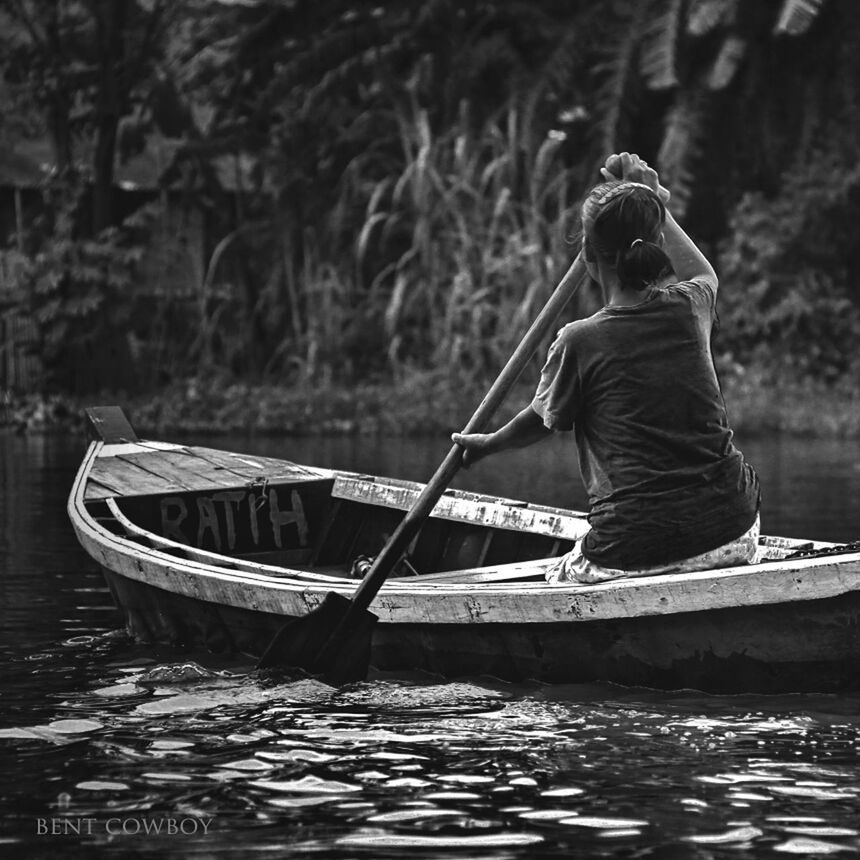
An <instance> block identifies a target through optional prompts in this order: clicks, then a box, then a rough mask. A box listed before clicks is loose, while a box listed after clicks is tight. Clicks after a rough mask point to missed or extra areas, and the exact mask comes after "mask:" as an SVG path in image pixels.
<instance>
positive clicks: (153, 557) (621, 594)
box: [68, 441, 860, 624]
mask: <svg viewBox="0 0 860 860" xmlns="http://www.w3.org/2000/svg"><path fill="white" fill-rule="evenodd" d="M103 447H104V443H103V442H99V441H95V442H93V443H91V445H90V448H89V450H88V452H87V454H86V455H85V457H84V460H83V462H82V464H81V466H80V468H79V470H78V473H77V475H76V478H75V483H74V485H73V487H72V492H71V494H70V497H69V502H68V513H69V517H70V519H71V521H72V524H73V526H74V527H75V531H76V532H77V533H78V537H79V539H80V540H81V542H82V544H84V548H85V549H86V550H87V552H88V554H89V555H90V556H91V557H93V558H94V559H95V560H96V561H99V556H101V555H104V554H109V553H113V554H115V555H116V556H117V557H118V558H123V557H126V558H127V557H137V568H138V571H139V573H141V576H139V577H134V576H131V578H134V579H138V580H140V581H143V582H147V583H149V584H154V583H151V582H150V581H149V579H148V578H147V577H146V576H144V575H143V570H142V565H141V560H147V561H148V562H149V563H150V564H153V565H155V566H157V567H159V568H161V569H163V572H164V573H165V575H166V576H167V578H171V577H170V575H171V574H173V576H172V578H173V579H174V580H175V578H176V576H175V575H176V574H182V575H184V576H190V577H203V578H205V579H208V580H216V581H221V582H223V583H225V584H229V585H233V586H250V587H251V588H252V589H260V588H262V589H264V590H265V591H266V592H268V593H269V594H270V595H273V596H276V595H277V594H278V593H280V594H281V595H285V594H291V595H292V596H293V597H298V598H300V599H301V601H302V602H303V603H304V604H305V606H306V610H310V609H313V608H315V606H316V605H318V604H319V602H321V600H322V599H323V597H324V596H325V594H326V593H327V592H328V591H332V590H333V591H336V592H338V593H341V594H343V595H344V596H346V597H349V596H350V595H351V594H352V593H353V592H354V590H355V588H356V587H357V584H358V583H357V582H356V581H351V580H344V579H343V578H340V577H328V576H325V575H324V574H315V573H312V572H306V571H298V570H294V569H292V568H288V567H281V566H274V565H271V566H268V565H267V566H266V567H271V568H272V569H273V570H277V571H278V572H279V574H278V575H277V576H276V575H267V574H265V573H254V572H250V571H241V570H235V569H233V570H229V569H222V568H218V567H216V566H215V565H209V564H204V563H201V562H195V561H192V560H186V559H179V558H177V557H176V556H173V555H170V554H168V553H164V552H160V551H159V550H157V549H155V548H151V547H143V546H141V545H140V544H138V543H136V542H133V541H131V540H129V539H127V538H124V537H123V536H121V535H117V534H114V533H113V532H111V531H109V530H108V529H106V528H104V527H103V526H101V525H100V524H99V523H98V522H96V521H95V519H94V518H93V517H92V516H91V514H90V512H89V510H88V509H87V506H86V503H85V500H84V492H85V487H86V482H87V479H88V474H89V471H90V469H91V467H92V463H93V462H94V460H95V459H96V457H97V456H98V453H99V452H100V451H101V450H102V448H103ZM85 537H86V538H87V539H88V540H84V538H85ZM90 541H91V542H92V544H95V545H96V546H98V547H100V548H101V552H98V553H94V552H93V551H91V546H90ZM223 557H224V558H225V559H226V560H228V561H229V560H233V559H231V557H230V556H223ZM836 558H838V561H834V559H836ZM550 563H552V559H539V560H535V561H533V562H524V563H523V564H532V565H535V566H536V567H540V566H541V565H543V566H547V565H548V564H550ZM847 565H856V568H857V569H856V571H854V572H853V578H854V582H847V581H845V578H846V572H845V568H846V566H847ZM105 566H106V567H108V568H109V569H110V570H112V571H114V572H115V573H118V575H120V576H128V575H129V574H128V573H126V572H119V571H117V570H115V568H114V567H111V566H110V564H108V563H105ZM495 567H498V566H495ZM775 568H776V570H775ZM828 569H832V570H830V571H829V570H828ZM474 570H478V569H474ZM822 572H823V573H827V572H832V573H833V580H835V581H829V582H828V583H827V585H828V587H827V588H826V589H825V590H824V592H823V593H822V591H821V588H820V587H819V588H818V589H816V590H815V593H807V592H808V591H809V590H810V586H809V585H808V578H807V577H805V576H804V578H803V579H797V578H792V579H791V580H790V581H792V582H793V584H794V586H795V589H794V590H792V591H788V592H787V593H786V592H781V593H780V594H779V595H778V596H777V595H774V596H773V597H772V598H771V599H759V600H757V601H756V602H754V603H751V602H750V600H749V596H750V595H749V594H748V593H745V594H744V598H745V599H744V600H728V599H725V595H723V594H718V595H717V599H716V600H715V601H713V602H712V605H708V606H703V607H702V606H700V607H695V606H687V605H683V604H686V603H687V602H688V600H687V599H685V598H689V595H688V594H686V593H685V592H688V591H689V590H690V588H691V587H693V588H694V589H695V590H696V591H697V592H699V593H707V595H708V596H709V597H711V598H713V597H714V595H713V593H712V592H713V591H714V589H715V587H717V586H721V585H728V586H730V589H729V590H731V591H735V590H736V588H744V586H745V585H748V583H749V580H751V579H753V578H755V579H757V580H759V581H761V576H762V574H771V575H772V576H773V575H774V574H776V575H777V578H778V579H779V580H781V581H782V583H783V584H784V583H785V581H786V580H788V578H789V577H792V575H793V574H797V573H804V574H805V573H819V574H820V573H822ZM171 584H172V585H176V583H175V582H173V583H171ZM708 585H710V587H708ZM822 585H823V584H822ZM801 586H803V587H802V588H801ZM156 587H160V586H156ZM168 590H172V591H173V592H174V593H177V594H183V595H185V596H190V597H195V595H194V594H193V591H195V589H183V590H176V589H175V588H174V589H168ZM717 590H718V591H723V590H724V589H719V588H718V589H717ZM857 590H860V553H850V554H846V555H841V556H838V557H836V556H829V557H820V558H814V559H798V560H796V561H793V562H788V563H786V562H784V561H782V560H774V561H766V562H762V563H760V564H757V565H746V566H743V567H734V568H723V569H720V570H719V573H715V572H714V571H713V570H711V571H697V572H694V573H683V574H661V575H655V576H649V577H641V578H630V579H625V580H613V581H611V582H604V583H596V584H590V585H585V584H579V583H571V584H569V585H568V584H564V585H559V584H552V585H550V584H548V583H546V582H523V581H519V582H511V583H452V582H437V583H425V584H422V585H418V584H417V583H415V582H414V580H413V579H412V578H410V579H409V580H408V582H402V581H400V582H388V583H386V584H385V585H384V586H383V588H382V589H381V590H380V593H379V595H377V598H376V600H375V601H374V604H372V608H374V610H375V611H379V610H380V609H387V610H388V611H387V612H385V613H383V614H388V615H391V614H395V615H396V614H398V613H397V609H398V608H400V609H402V607H397V606H396V605H394V604H392V601H395V602H396V600H397V598H403V597H410V598H413V599H421V598H429V599H432V600H433V601H436V602H438V601H439V600H440V598H443V597H448V598H460V599H462V598H464V597H465V598H466V603H467V604H468V603H469V601H470V600H471V601H474V600H475V599H476V598H480V599H482V600H483V599H487V600H493V599H498V600H500V601H504V602H506V603H508V604H511V600H510V598H511V596H512V595H514V596H516V597H517V598H518V599H519V600H520V601H522V600H523V599H527V602H528V599H534V598H535V597H540V598H542V599H543V600H544V602H547V603H554V604H556V605H558V606H560V607H564V610H565V611H564V612H563V613H562V617H554V618H547V617H546V615H543V614H541V615H540V616H539V617H534V618H530V617H528V616H527V614H526V613H524V612H517V613H516V615H517V618H516V621H517V622H518V623H524V624H529V623H546V622H547V621H548V620H549V621H555V622H558V623H563V622H565V621H567V622H570V621H577V620H592V619H593V620H598V619H620V618H635V617H641V616H645V615H670V614H677V613H682V612H690V611H703V610H713V609H720V608H730V607H737V606H766V605H774V604H780V603H785V602H795V601H804V600H817V599H825V598H828V597H834V596H838V595H839V594H843V593H846V592H850V591H857ZM661 591H668V592H669V594H668V596H664V597H663V598H662V600H660V599H658V600H656V601H654V600H650V601H648V604H649V605H648V606H642V605H637V604H639V603H640V601H639V600H638V599H637V598H638V597H640V596H641V595H647V594H649V593H655V594H659V592H661ZM673 591H680V592H681V594H680V595H676V597H680V600H671V599H669V598H670V597H671V596H672V592H673ZM747 591H748V589H747ZM607 595H612V596H613V597H614V598H615V600H613V601H612V602H611V605H609V606H608V607H607V608H608V609H609V610H610V611H606V609H604V611H596V608H595V606H594V605H591V606H588V603H589V602H590V601H594V602H596V603H597V604H598V606H597V609H599V608H600V607H599V604H600V602H601V598H603V597H606V596H607ZM547 596H550V597H552V598H553V600H552V601H546V598H547ZM197 599H205V598H200V597H197ZM606 602H607V603H609V601H606ZM386 604H387V606H386ZM230 605H235V606H239V607H243V608H251V609H256V608H259V606H258V605H257V601H256V600H254V599H253V594H252V595H250V596H249V598H248V599H247V600H237V601H230ZM467 608H468V607H467ZM613 609H614V610H619V609H623V610H626V611H612V610H613ZM631 609H633V610H635V611H634V612H631V611H630V610H631ZM486 614H487V613H483V612H473V611H469V612H468V613H467V616H468V617H467V618H464V619H462V620H465V621H471V622H485V623H487V622H489V621H491V620H492V619H489V618H487V617H485V616H486ZM550 614H551V613H550ZM386 620H389V621H391V622H392V623H415V619H403V620H402V621H400V620H398V619H396V618H391V619H386ZM499 620H502V619H499ZM460 622H461V619H459V618H452V619H451V623H460ZM426 623H445V622H443V621H441V620H440V621H427V622H426Z"/></svg>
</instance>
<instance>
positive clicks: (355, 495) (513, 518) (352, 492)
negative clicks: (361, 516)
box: [332, 474, 589, 540]
mask: <svg viewBox="0 0 860 860" xmlns="http://www.w3.org/2000/svg"><path fill="white" fill-rule="evenodd" d="M419 488H420V485H414V484H413V485H411V486H403V485H402V482H392V481H389V480H388V479H386V480H385V481H384V482H383V481H382V480H379V481H373V482H371V481H367V480H363V479H360V478H354V477H351V476H347V475H342V474H340V475H338V476H337V478H336V479H335V483H334V489H333V490H332V496H333V497H334V498H342V499H349V500H352V501H356V502H363V503H364V504H368V505H378V506H381V507H387V508H396V509H397V510H403V511H406V510H409V509H410V508H411V507H412V505H413V504H414V502H415V500H416V499H417V498H418V494H419V492H420V489H419ZM431 517H434V518H445V519H451V520H458V521H460V522H468V523H478V524H480V525H485V526H491V527H493V528H498V529H509V530H513V531H519V532H534V533H536V534H543V535H547V536H548V537H553V538H564V539H567V540H577V539H578V538H581V537H582V536H583V535H584V534H585V533H586V532H587V531H588V528H589V526H588V521H587V519H586V516H585V514H578V513H575V512H572V511H563V510H561V509H558V508H545V507H540V508H533V507H531V506H529V505H525V504H524V503H522V502H507V501H506V500H505V499H495V498H492V497H481V501H478V502H475V501H473V500H472V499H470V498H468V496H466V495H465V494H460V493H451V494H448V493H446V494H445V495H443V496H442V498H441V499H439V501H438V502H437V504H436V507H435V508H434V509H433V512H432V514H431Z"/></svg>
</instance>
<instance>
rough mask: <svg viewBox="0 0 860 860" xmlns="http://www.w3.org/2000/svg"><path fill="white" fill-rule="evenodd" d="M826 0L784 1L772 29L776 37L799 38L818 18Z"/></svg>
mask: <svg viewBox="0 0 860 860" xmlns="http://www.w3.org/2000/svg"><path fill="white" fill-rule="evenodd" d="M825 2H826V0H785V2H784V3H783V4H782V9H781V10H780V13H779V18H778V19H777V22H776V25H775V26H774V28H773V31H774V33H776V34H777V35H782V34H784V35H788V36H799V35H801V34H802V33H805V32H806V31H807V30H808V29H809V28H810V27H811V26H812V23H813V21H815V19H816V18H817V17H818V14H819V12H821V9H822V8H823V6H824V4H825Z"/></svg>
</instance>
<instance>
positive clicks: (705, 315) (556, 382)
mask: <svg viewBox="0 0 860 860" xmlns="http://www.w3.org/2000/svg"><path fill="white" fill-rule="evenodd" d="M714 308H715V295H714V292H713V290H712V288H711V286H710V285H709V284H708V283H707V282H705V281H693V282H688V283H683V284H670V285H667V286H666V287H664V288H662V289H659V290H655V291H653V292H652V293H651V294H650V295H649V297H648V298H647V299H645V300H644V301H642V302H641V303H639V304H634V305H629V306H624V307H614V308H613V307H606V308H603V309H601V310H600V311H598V312H597V313H596V314H594V315H593V316H591V317H589V318H588V319H585V320H580V321H577V322H574V323H571V324H569V325H568V326H566V327H565V328H564V329H562V331H561V332H560V333H559V336H558V338H557V339H556V342H555V344H554V345H553V348H552V350H551V352H550V356H549V358H548V360H547V366H546V368H545V372H544V374H543V379H544V380H545V381H546V384H545V385H541V386H540V387H539V389H538V392H537V394H536V396H535V399H534V401H533V402H532V408H533V409H534V410H535V411H536V412H537V414H538V415H540V416H541V417H542V418H543V421H544V424H545V425H546V426H547V427H549V428H551V429H553V430H570V429H575V435H576V441H577V448H578V454H579V463H580V470H581V472H582V477H583V481H584V483H585V487H586V489H587V491H588V496H589V504H590V515H589V522H590V524H591V526H592V531H591V532H590V534H589V535H588V538H587V539H586V541H585V543H584V551H585V553H586V555H587V557H588V558H589V559H590V560H592V561H594V562H597V563H599V564H601V565H604V566H607V567H613V568H618V569H625V568H630V567H637V568H638V567H641V566H643V565H652V564H663V563H667V562H671V561H675V560H677V559H683V558H687V557H689V556H693V555H697V554H699V553H702V552H706V551H708V550H712V549H714V548H715V547H717V546H720V545H722V544H724V543H725V542H726V541H728V540H730V539H732V538H733V537H736V536H737V535H738V534H740V533H741V532H744V531H745V530H746V529H748V528H749V527H750V525H751V524H752V522H753V520H754V519H755V516H756V511H757V507H758V482H757V479H756V476H755V473H754V472H753V471H752V469H750V468H749V466H747V465H746V464H745V463H744V460H743V457H742V455H741V454H740V452H739V451H738V450H737V448H736V447H735V446H734V444H733V443H732V431H731V429H730V428H729V424H728V420H727V417H726V410H725V405H724V402H723V399H722V395H721V393H720V388H719V383H718V381H717V375H716V372H715V370H714V365H713V361H712V357H711V348H710V335H711V330H712V327H713V324H714V318H715V317H714V314H715V311H714ZM561 363H564V364H565V365H566V366H567V368H568V369H570V368H576V373H575V375H573V376H572V377H568V376H567V375H562V376H559V375H558V374H557V373H556V366H557V365H560V364H561Z"/></svg>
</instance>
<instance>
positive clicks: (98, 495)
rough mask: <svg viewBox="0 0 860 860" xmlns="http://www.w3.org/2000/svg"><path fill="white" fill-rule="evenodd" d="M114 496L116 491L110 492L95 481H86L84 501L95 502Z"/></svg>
mask: <svg viewBox="0 0 860 860" xmlns="http://www.w3.org/2000/svg"><path fill="white" fill-rule="evenodd" d="M116 494H117V493H116V490H111V489H110V488H109V487H105V486H103V485H102V484H99V483H98V482H97V481H87V487H86V490H85V491H84V501H85V502H97V501H98V500H99V499H106V498H108V496H115V495H116Z"/></svg>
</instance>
